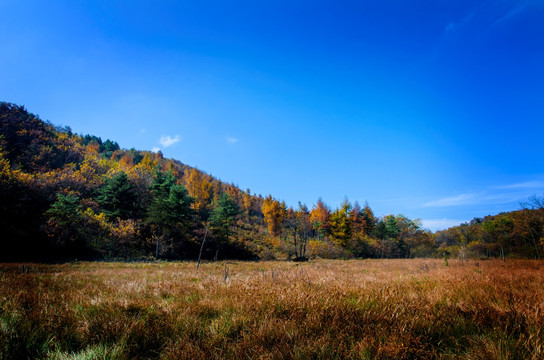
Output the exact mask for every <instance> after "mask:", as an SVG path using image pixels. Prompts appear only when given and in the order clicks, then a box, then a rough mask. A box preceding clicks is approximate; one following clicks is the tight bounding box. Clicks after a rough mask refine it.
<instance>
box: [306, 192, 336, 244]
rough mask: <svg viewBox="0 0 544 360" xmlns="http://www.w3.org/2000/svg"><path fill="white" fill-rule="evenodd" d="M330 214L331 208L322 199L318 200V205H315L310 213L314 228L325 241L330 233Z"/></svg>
mask: <svg viewBox="0 0 544 360" xmlns="http://www.w3.org/2000/svg"><path fill="white" fill-rule="evenodd" d="M330 213H331V212H330V210H329V208H328V207H327V205H325V203H324V202H323V201H322V200H321V199H318V200H317V204H316V205H314V207H313V208H312V211H311V212H310V221H311V222H312V226H313V228H314V229H315V230H316V232H317V234H318V235H319V237H320V238H321V239H323V238H324V237H325V235H327V234H328V232H329V217H330Z"/></svg>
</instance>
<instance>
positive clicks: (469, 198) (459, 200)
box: [423, 194, 476, 207]
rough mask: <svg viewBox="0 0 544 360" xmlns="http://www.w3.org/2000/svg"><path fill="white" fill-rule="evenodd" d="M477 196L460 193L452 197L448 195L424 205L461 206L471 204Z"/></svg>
mask: <svg viewBox="0 0 544 360" xmlns="http://www.w3.org/2000/svg"><path fill="white" fill-rule="evenodd" d="M475 198H476V195H475V194H459V195H456V196H452V197H446V198H442V199H438V200H433V201H429V202H426V203H425V204H423V207H446V206H459V205H469V204H472V203H473V202H474V199H475Z"/></svg>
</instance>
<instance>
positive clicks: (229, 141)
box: [225, 136, 238, 144]
mask: <svg viewBox="0 0 544 360" xmlns="http://www.w3.org/2000/svg"><path fill="white" fill-rule="evenodd" d="M225 139H226V140H227V142H228V143H229V144H236V143H237V142H238V139H237V138H235V137H230V136H227V137H226V138H225Z"/></svg>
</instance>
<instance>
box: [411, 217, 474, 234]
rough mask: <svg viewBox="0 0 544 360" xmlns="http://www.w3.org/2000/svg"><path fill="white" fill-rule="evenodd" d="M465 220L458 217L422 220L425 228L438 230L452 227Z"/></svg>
mask: <svg viewBox="0 0 544 360" xmlns="http://www.w3.org/2000/svg"><path fill="white" fill-rule="evenodd" d="M463 222H465V221H464V220H458V219H446V218H443V219H423V220H421V223H422V225H423V228H425V229H429V230H431V231H437V230H444V229H447V228H450V227H452V226H457V225H459V224H461V223H463Z"/></svg>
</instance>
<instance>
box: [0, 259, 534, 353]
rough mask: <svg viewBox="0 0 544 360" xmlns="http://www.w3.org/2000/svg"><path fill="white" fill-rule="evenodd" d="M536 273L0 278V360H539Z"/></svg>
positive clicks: (73, 273) (491, 269) (161, 267)
mask: <svg viewBox="0 0 544 360" xmlns="http://www.w3.org/2000/svg"><path fill="white" fill-rule="evenodd" d="M543 265H544V263H542V262H536V261H507V262H502V261H480V262H475V261H466V262H458V261H451V260H450V261H449V266H445V265H444V261H443V260H363V261H361V260H359V261H356V260H353V261H316V262H309V263H290V262H218V263H205V264H202V265H201V266H200V269H199V270H198V271H197V270H196V269H195V264H194V263H188V262H186V263H73V264H64V265H34V264H25V266H26V267H27V268H28V267H29V268H30V271H29V273H26V270H25V273H21V266H20V264H5V265H2V266H0V354H1V356H0V358H2V359H16V358H46V359H106V358H107V359H133V358H141V359H147V358H160V359H178V358H186V359H210V358H211V359H213V358H259V359H275V358H284V359H290V358H293V359H308V358H314V359H330V358H339V359H350V358H352V359H365V358H368V359H373V358H384V359H385V358H390V359H402V358H405V359H413V358H454V359H455V358H458V359H467V358H469V359H505V358H523V359H542V358H544V348H543V345H544V332H543V330H542V328H543V325H544V324H543V322H544V315H543V314H544V303H543V299H544V271H543V270H544V266H543Z"/></svg>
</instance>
